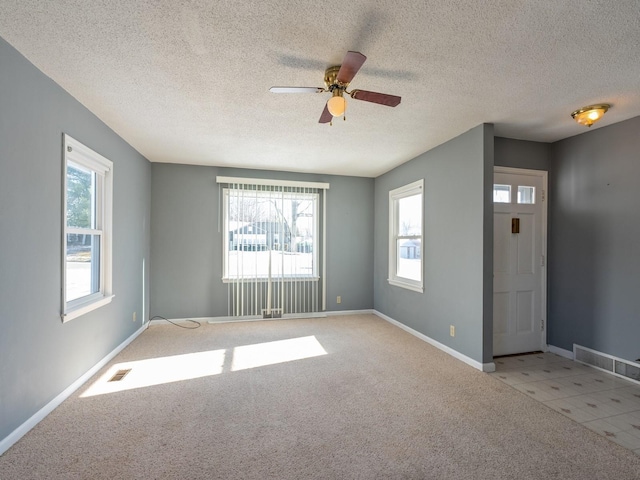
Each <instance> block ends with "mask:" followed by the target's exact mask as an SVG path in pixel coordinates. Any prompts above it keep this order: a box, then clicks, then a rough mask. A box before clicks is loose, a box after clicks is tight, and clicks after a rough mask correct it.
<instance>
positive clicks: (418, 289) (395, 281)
mask: <svg viewBox="0 0 640 480" xmlns="http://www.w3.org/2000/svg"><path fill="white" fill-rule="evenodd" d="M387 281H388V282H389V285H394V286H396V287H400V288H406V289H407V290H411V291H412V292H418V293H424V288H423V287H422V285H416V284H413V283H408V282H403V281H402V280H398V279H393V278H388V279H387Z"/></svg>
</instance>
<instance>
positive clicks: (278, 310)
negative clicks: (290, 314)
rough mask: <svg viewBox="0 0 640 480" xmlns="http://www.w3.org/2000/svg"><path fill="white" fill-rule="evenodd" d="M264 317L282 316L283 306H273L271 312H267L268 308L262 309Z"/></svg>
mask: <svg viewBox="0 0 640 480" xmlns="http://www.w3.org/2000/svg"><path fill="white" fill-rule="evenodd" d="M262 318H282V309H281V308H272V309H271V312H267V310H266V309H263V310H262Z"/></svg>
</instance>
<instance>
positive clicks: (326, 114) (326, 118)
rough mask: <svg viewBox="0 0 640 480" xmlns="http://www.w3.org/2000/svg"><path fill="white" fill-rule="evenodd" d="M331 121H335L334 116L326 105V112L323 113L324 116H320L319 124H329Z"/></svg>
mask: <svg viewBox="0 0 640 480" xmlns="http://www.w3.org/2000/svg"><path fill="white" fill-rule="evenodd" d="M331 120H333V115H331V113H329V107H327V104H326V103H325V104H324V110H323V111H322V115H320V120H318V123H329V122H330V121H331Z"/></svg>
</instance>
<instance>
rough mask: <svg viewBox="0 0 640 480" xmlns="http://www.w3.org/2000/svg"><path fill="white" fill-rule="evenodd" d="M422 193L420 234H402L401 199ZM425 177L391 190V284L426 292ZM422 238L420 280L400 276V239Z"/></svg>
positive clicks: (389, 280) (389, 279)
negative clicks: (424, 285)
mask: <svg viewBox="0 0 640 480" xmlns="http://www.w3.org/2000/svg"><path fill="white" fill-rule="evenodd" d="M414 195H420V198H421V207H422V208H421V211H420V215H421V217H422V221H421V222H420V235H400V232H399V225H398V221H399V205H400V202H399V201H400V200H401V199H403V198H406V197H411V196H414ZM423 236H424V179H421V180H417V181H415V182H413V183H410V184H408V185H405V186H403V187H399V188H396V189H394V190H391V191H390V192H389V278H388V279H387V280H388V282H389V284H391V285H395V286H396V287H401V288H406V289H408V290H412V291H414V292H419V293H422V292H424V287H423V282H424V260H423V258H424V254H423V252H424V241H423ZM402 239H408V240H415V239H419V240H420V245H421V247H420V249H421V251H420V281H416V280H413V279H410V278H405V277H400V276H398V253H399V252H398V240H402Z"/></svg>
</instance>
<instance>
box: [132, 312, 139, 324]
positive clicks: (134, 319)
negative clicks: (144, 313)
mask: <svg viewBox="0 0 640 480" xmlns="http://www.w3.org/2000/svg"><path fill="white" fill-rule="evenodd" d="M137 318H138V312H133V321H134V323H135V321H136V319H137Z"/></svg>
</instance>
